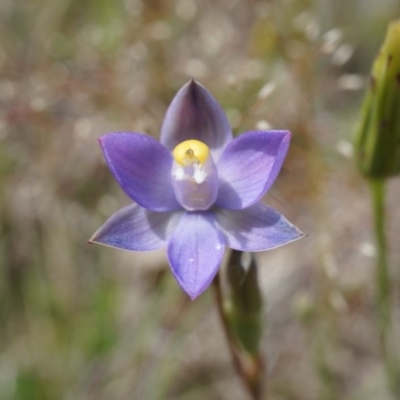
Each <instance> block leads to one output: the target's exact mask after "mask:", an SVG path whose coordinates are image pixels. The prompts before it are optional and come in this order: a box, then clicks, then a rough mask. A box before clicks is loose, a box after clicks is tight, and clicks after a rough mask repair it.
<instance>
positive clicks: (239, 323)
mask: <svg viewBox="0 0 400 400" xmlns="http://www.w3.org/2000/svg"><path fill="white" fill-rule="evenodd" d="M246 255H247V254H246ZM248 256H249V257H251V258H250V260H249V266H248V268H245V267H244V266H243V264H244V263H243V253H242V252H241V251H237V250H232V253H231V257H230V259H229V263H228V270H227V275H228V282H229V284H230V291H231V297H230V300H231V301H230V303H229V309H227V315H228V318H229V322H230V325H231V328H232V331H233V332H234V333H235V336H236V338H237V340H238V342H239V343H240V344H241V346H242V347H243V349H244V350H246V351H247V352H248V353H250V354H253V355H254V354H257V353H258V349H259V345H260V341H261V336H262V296H261V292H260V288H259V285H258V279H257V265H256V262H255V259H254V256H253V255H248Z"/></svg>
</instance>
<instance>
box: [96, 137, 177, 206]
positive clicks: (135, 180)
mask: <svg viewBox="0 0 400 400" xmlns="http://www.w3.org/2000/svg"><path fill="white" fill-rule="evenodd" d="M99 141H100V145H101V147H102V149H103V153H104V157H105V159H106V161H107V164H108V166H109V168H110V170H111V172H112V174H113V175H114V177H115V179H116V180H117V182H118V183H119V184H120V186H121V187H122V189H123V190H124V191H125V193H126V194H127V195H128V196H129V197H130V198H131V199H132V200H134V201H135V202H136V203H138V204H140V205H141V206H142V207H145V208H148V209H150V210H153V211H174V210H178V209H179V208H181V207H180V205H179V203H178V202H177V200H176V197H175V193H174V189H173V188H172V183H171V168H172V156H171V154H170V153H169V152H168V150H167V149H166V148H165V147H163V146H162V145H161V144H160V143H158V142H157V141H156V140H155V139H154V138H152V137H151V136H147V135H144V134H141V133H127V132H117V133H109V134H108V135H104V136H102V137H101V138H100V139H99Z"/></svg>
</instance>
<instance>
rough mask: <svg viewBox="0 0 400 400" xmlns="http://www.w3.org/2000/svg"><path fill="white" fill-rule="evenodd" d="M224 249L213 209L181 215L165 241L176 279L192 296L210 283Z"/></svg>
mask: <svg viewBox="0 0 400 400" xmlns="http://www.w3.org/2000/svg"><path fill="white" fill-rule="evenodd" d="M224 249H225V240H224V237H223V235H222V233H221V232H220V231H219V229H218V228H217V226H216V223H215V217H214V215H213V214H212V213H210V212H191V213H188V212H186V213H184V214H183V215H182V217H181V219H180V221H179V223H178V226H177V227H176V228H175V230H174V232H173V233H172V236H171V238H170V242H169V244H168V259H169V263H170V265H171V269H172V272H173V274H174V275H175V278H176V280H177V281H178V283H179V285H180V286H181V287H182V289H183V290H184V291H185V292H186V293H187V294H188V295H189V296H190V297H191V299H192V300H194V299H195V298H196V297H197V296H199V295H200V294H201V293H202V292H203V291H204V290H206V289H207V287H208V286H209V285H210V283H211V281H212V280H213V278H214V276H215V274H216V273H217V271H218V268H219V266H220V264H221V261H222V258H223V256H224Z"/></svg>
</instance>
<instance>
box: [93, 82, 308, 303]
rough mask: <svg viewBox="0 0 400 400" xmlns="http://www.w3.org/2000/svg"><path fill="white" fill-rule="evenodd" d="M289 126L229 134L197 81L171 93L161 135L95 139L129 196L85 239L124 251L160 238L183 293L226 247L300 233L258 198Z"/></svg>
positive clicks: (208, 278) (260, 246)
mask: <svg viewBox="0 0 400 400" xmlns="http://www.w3.org/2000/svg"><path fill="white" fill-rule="evenodd" d="M289 141H290V132H288V131H251V132H246V133H243V134H242V135H240V136H239V137H237V138H235V139H234V138H233V136H232V132H231V128H230V126H229V123H228V120H227V118H226V116H225V113H224V112H223V110H222V109H221V107H220V106H219V104H218V103H217V101H216V100H215V98H214V97H213V96H212V95H211V94H210V92H209V91H208V90H207V89H206V88H205V87H204V86H202V85H200V84H199V83H198V82H196V81H194V80H191V81H190V82H189V83H187V84H186V85H185V86H183V87H182V88H181V89H180V90H179V92H178V93H177V94H176V96H175V98H174V99H173V100H172V103H171V105H170V107H169V109H168V111H167V114H166V116H165V119H164V122H163V125H162V129H161V136H160V142H158V141H157V140H155V139H154V138H152V137H151V136H148V135H145V134H142V133H135V132H116V133H109V134H107V135H104V136H102V137H101V138H100V139H99V142H100V145H101V147H102V150H103V153H104V157H105V159H106V162H107V164H108V167H109V168H110V170H111V172H112V174H113V176H114V178H115V179H116V180H117V182H118V183H119V184H120V186H121V188H122V189H123V190H124V191H125V193H126V194H127V195H128V196H129V197H130V198H131V199H132V200H133V201H134V203H133V204H131V205H129V206H127V207H125V208H122V209H121V210H119V211H117V212H116V213H115V214H113V215H112V216H111V217H110V218H109V219H108V220H107V221H106V222H105V223H104V225H103V226H102V227H101V228H100V229H99V230H98V231H97V232H96V233H95V234H94V235H93V237H92V238H91V240H90V242H91V243H100V244H103V245H107V246H112V247H117V248H119V249H124V250H132V251H150V250H157V249H160V248H163V247H167V255H168V261H169V264H170V266H171V270H172V273H173V274H174V276H175V278H176V280H177V281H178V283H179V285H180V286H181V287H182V289H183V290H184V291H185V292H186V293H187V294H188V295H189V296H190V297H191V298H192V299H195V298H196V297H197V296H199V295H200V294H201V293H202V292H203V291H204V290H205V289H207V287H208V286H209V285H210V283H211V282H212V280H213V278H214V277H215V275H216V273H217V271H218V268H219V266H220V264H221V261H222V258H223V256H224V250H225V247H226V246H228V247H230V248H232V249H236V250H242V251H248V252H255V251H262V250H269V249H273V248H275V247H278V246H282V245H284V244H286V243H289V242H292V241H294V240H297V239H299V238H301V237H303V234H302V233H301V232H300V231H299V230H298V229H297V228H296V227H295V226H294V225H292V224H291V223H290V222H289V221H287V220H286V218H285V217H283V216H282V215H281V214H279V213H278V212H276V211H275V210H273V209H272V208H270V207H267V206H266V205H264V204H263V203H262V202H261V201H260V199H261V198H262V197H263V195H264V194H265V193H266V192H267V190H268V189H269V188H270V187H271V185H272V184H273V182H274V181H275V179H276V177H277V175H278V173H279V171H280V169H281V167H282V163H283V161H284V159H285V156H286V153H287V151H288V147H289Z"/></svg>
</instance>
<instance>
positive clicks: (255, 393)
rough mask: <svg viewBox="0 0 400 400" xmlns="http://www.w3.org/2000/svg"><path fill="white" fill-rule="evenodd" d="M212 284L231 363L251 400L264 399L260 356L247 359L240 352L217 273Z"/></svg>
mask: <svg viewBox="0 0 400 400" xmlns="http://www.w3.org/2000/svg"><path fill="white" fill-rule="evenodd" d="M213 286H214V290H215V300H216V303H217V309H218V314H219V316H220V319H221V322H222V327H223V329H224V331H225V336H226V339H227V342H228V346H229V350H230V352H231V356H232V361H233V365H234V367H235V369H236V371H237V372H238V374H239V376H240V377H241V379H242V381H243V383H244V385H245V386H246V389H247V391H248V393H249V394H250V396H251V398H252V400H261V399H264V400H266V397H265V396H264V397H263V393H262V388H261V375H262V371H263V362H262V360H261V357H259V356H258V357H254V358H251V359H249V358H248V357H245V355H244V354H242V352H241V350H240V348H239V346H238V343H237V340H236V338H235V335H234V333H233V332H232V330H231V328H230V324H229V321H228V317H227V315H226V312H225V309H224V298H223V293H222V288H221V282H220V277H219V274H217V275H216V276H215V278H214V281H213Z"/></svg>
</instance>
